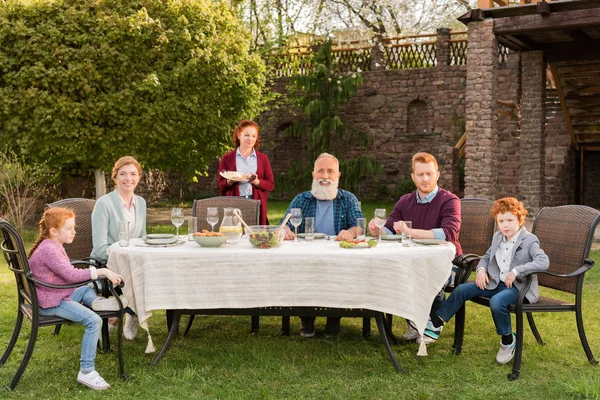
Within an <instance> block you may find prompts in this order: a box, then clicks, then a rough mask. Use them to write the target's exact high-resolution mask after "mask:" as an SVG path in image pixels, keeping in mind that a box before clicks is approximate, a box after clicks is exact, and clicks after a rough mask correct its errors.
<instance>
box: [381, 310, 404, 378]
mask: <svg viewBox="0 0 600 400" xmlns="http://www.w3.org/2000/svg"><path fill="white" fill-rule="evenodd" d="M375 321H377V329H379V336H380V337H381V341H382V342H383V347H385V350H386V351H387V353H388V356H389V357H390V360H391V361H392V364H394V368H396V371H398V372H402V373H404V371H403V370H402V368H401V367H400V364H398V360H396V356H395V355H394V352H393V351H392V348H391V347H390V342H388V339H387V335H386V329H385V323H384V322H383V313H377V315H376V316H375Z"/></svg>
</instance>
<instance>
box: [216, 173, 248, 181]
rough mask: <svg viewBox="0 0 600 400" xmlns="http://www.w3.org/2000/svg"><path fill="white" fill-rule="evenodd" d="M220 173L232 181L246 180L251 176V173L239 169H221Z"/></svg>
mask: <svg viewBox="0 0 600 400" xmlns="http://www.w3.org/2000/svg"><path fill="white" fill-rule="evenodd" d="M219 174H220V175H221V176H222V177H223V178H225V179H229V180H230V181H246V180H248V179H249V178H250V176H251V174H245V173H243V172H238V171H221V172H219Z"/></svg>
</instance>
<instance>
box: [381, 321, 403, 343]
mask: <svg viewBox="0 0 600 400" xmlns="http://www.w3.org/2000/svg"><path fill="white" fill-rule="evenodd" d="M393 318H394V316H393V315H392V314H386V315H385V321H384V322H385V331H386V333H387V335H388V337H389V338H390V339H391V340H392V342H394V344H398V343H400V341H399V340H398V338H397V337H396V335H394V332H392V320H393Z"/></svg>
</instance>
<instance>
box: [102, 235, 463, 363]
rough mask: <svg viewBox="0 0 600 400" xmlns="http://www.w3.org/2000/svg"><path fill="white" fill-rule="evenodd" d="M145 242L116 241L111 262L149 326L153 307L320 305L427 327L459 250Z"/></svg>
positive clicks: (388, 245) (321, 242) (390, 245)
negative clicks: (155, 244)
mask: <svg viewBox="0 0 600 400" xmlns="http://www.w3.org/2000/svg"><path fill="white" fill-rule="evenodd" d="M142 244H143V241H142V240H141V239H134V240H131V242H130V246H129V247H119V245H118V243H116V244H113V245H112V246H111V247H110V249H109V258H108V268H110V269H111V270H113V271H116V272H118V273H119V274H121V275H122V276H123V278H124V279H125V287H124V288H123V295H124V296H125V297H126V298H127V300H128V303H129V307H130V308H132V309H133V311H135V313H136V314H137V315H138V317H139V322H140V326H141V327H142V328H143V329H145V330H146V331H148V319H149V318H150V317H151V316H152V311H153V310H164V309H203V308H204V309H212V308H253V307H277V306H281V307H285V306H316V307H338V308H364V309H371V310H375V311H381V312H385V313H389V314H393V315H398V316H401V317H404V318H408V319H410V320H412V321H414V322H415V325H416V327H417V329H418V330H419V332H420V333H423V330H424V329H425V325H426V323H427V316H428V315H429V310H430V307H431V304H432V302H433V299H434V297H435V295H436V294H437V293H438V292H439V290H440V289H441V288H442V286H443V285H444V283H445V282H446V280H447V279H448V276H449V275H450V271H451V268H452V260H453V258H454V254H455V247H454V245H452V244H447V245H436V246H413V247H402V245H401V244H400V243H398V242H383V243H381V244H379V245H378V246H377V247H374V248H370V249H344V248H341V247H339V243H338V242H335V241H327V240H323V239H322V240H314V241H313V242H287V241H286V242H284V243H282V244H281V245H280V246H279V247H278V248H275V249H257V248H254V247H252V245H251V244H250V243H249V242H248V240H247V239H242V240H241V241H240V243H239V244H237V245H226V246H223V247H219V248H205V247H200V246H199V245H198V244H196V242H193V241H192V242H186V243H185V244H184V245H182V246H177V247H169V248H164V247H159V248H151V247H139V246H140V245H142ZM148 336H149V344H148V348H147V349H146V351H147V352H151V351H153V350H154V349H153V345H152V340H151V338H150V335H148Z"/></svg>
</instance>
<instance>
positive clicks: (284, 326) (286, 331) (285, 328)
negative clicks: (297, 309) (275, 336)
mask: <svg viewBox="0 0 600 400" xmlns="http://www.w3.org/2000/svg"><path fill="white" fill-rule="evenodd" d="M281 336H290V317H289V316H287V315H286V316H284V317H281Z"/></svg>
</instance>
